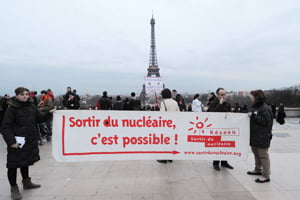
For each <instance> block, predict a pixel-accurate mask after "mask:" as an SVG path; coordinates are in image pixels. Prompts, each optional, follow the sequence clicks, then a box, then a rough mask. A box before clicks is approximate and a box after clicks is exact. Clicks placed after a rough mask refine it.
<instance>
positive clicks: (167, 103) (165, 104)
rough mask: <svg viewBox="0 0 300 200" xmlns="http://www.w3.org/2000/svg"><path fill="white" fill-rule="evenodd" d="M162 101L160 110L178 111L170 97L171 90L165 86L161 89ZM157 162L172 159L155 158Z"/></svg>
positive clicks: (165, 161)
mask: <svg viewBox="0 0 300 200" xmlns="http://www.w3.org/2000/svg"><path fill="white" fill-rule="evenodd" d="M161 96H162V98H163V99H162V101H161V103H160V112H180V109H179V106H178V104H177V102H176V101H175V100H174V99H172V93H171V90H170V89H168V88H165V89H163V90H162V91H161ZM157 162H159V163H168V162H170V163H171V162H173V160H157Z"/></svg>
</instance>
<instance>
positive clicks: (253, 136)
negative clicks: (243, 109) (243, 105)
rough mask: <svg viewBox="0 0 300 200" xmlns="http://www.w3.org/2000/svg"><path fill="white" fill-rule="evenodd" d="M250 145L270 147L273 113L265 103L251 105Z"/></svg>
mask: <svg viewBox="0 0 300 200" xmlns="http://www.w3.org/2000/svg"><path fill="white" fill-rule="evenodd" d="M250 111H251V113H252V115H251V117H250V145H251V146H255V147H261V148H268V147H270V143H271V139H272V126H273V114H272V111H271V109H270V108H269V107H268V106H267V105H266V104H265V103H263V104H260V105H253V106H252V107H251V109H250Z"/></svg>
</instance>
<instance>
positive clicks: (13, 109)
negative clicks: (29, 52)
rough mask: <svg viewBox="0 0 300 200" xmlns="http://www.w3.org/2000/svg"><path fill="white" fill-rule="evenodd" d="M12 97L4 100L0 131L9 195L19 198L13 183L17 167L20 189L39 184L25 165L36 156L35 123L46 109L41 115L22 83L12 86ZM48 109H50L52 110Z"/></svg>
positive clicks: (48, 113)
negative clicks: (5, 103) (34, 181)
mask: <svg viewBox="0 0 300 200" xmlns="http://www.w3.org/2000/svg"><path fill="white" fill-rule="evenodd" d="M15 94H16V96H15V97H12V98H11V99H10V100H8V104H9V107H8V108H7V110H6V112H5V115H4V119H3V121H2V124H1V127H0V132H1V134H2V135H3V138H4V140H5V142H6V144H7V163H6V167H7V177H8V181H9V183H10V186H11V197H12V199H21V198H22V195H21V193H20V191H19V187H18V185H17V169H18V168H20V170H21V175H22V178H23V180H22V183H23V189H24V190H27V189H33V188H39V187H41V185H39V184H35V183H32V181H31V178H30V177H29V166H30V165H33V164H34V163H35V162H37V161H38V160H40V156H39V148H38V139H39V133H38V130H37V126H36V124H37V123H41V122H43V121H46V120H47V119H49V118H50V117H51V116H52V114H51V113H50V112H47V113H45V115H42V114H41V113H40V111H39V110H38V108H37V107H36V106H35V105H33V104H32V102H31V101H30V98H29V90H28V89H27V88H24V87H18V88H16V89H15ZM53 111H54V110H52V111H51V112H53Z"/></svg>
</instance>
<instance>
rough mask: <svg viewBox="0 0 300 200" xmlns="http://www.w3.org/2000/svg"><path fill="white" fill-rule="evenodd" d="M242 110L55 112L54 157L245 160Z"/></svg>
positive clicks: (245, 124) (73, 159)
mask: <svg viewBox="0 0 300 200" xmlns="http://www.w3.org/2000/svg"><path fill="white" fill-rule="evenodd" d="M248 149H249V118H248V116H247V114H237V113H211V112H153V111H152V112H151V111H149V112H147V111H101V110H58V111H56V112H55V113H54V119H53V148H52V151H53V156H54V158H55V159H56V160H57V161H62V162H76V161H79V162H80V161H99V160H156V159H165V160H233V159H235V160H244V159H246V158H247V155H248Z"/></svg>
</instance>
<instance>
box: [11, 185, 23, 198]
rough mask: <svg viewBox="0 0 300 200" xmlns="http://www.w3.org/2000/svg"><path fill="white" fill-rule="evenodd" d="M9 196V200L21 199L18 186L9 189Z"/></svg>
mask: <svg viewBox="0 0 300 200" xmlns="http://www.w3.org/2000/svg"><path fill="white" fill-rule="evenodd" d="M10 194H11V198H12V199H13V200H19V199H22V195H21V193H20V190H19V187H18V185H15V186H12V187H11V188H10Z"/></svg>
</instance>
